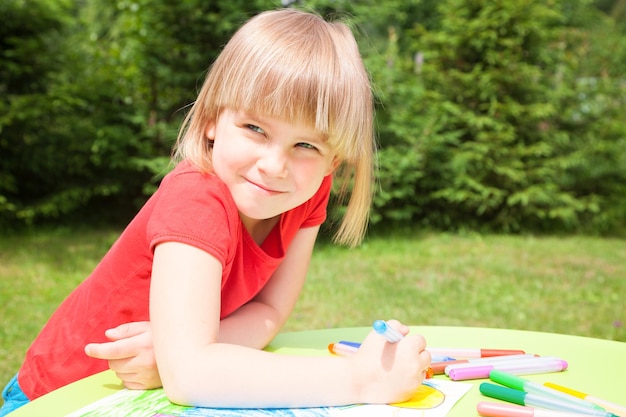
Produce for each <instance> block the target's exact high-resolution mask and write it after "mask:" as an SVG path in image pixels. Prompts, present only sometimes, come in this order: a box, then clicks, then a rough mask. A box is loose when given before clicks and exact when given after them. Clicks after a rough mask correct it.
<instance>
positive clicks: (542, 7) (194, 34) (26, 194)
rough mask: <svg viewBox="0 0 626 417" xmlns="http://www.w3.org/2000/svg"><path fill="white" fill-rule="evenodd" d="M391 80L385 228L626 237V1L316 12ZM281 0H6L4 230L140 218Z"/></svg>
mask: <svg viewBox="0 0 626 417" xmlns="http://www.w3.org/2000/svg"><path fill="white" fill-rule="evenodd" d="M292 3H293V4H291V6H290V7H298V8H305V9H312V10H316V11H318V12H319V13H320V14H323V15H325V16H342V17H343V18H345V19H347V20H348V21H349V23H350V25H351V26H352V27H353V28H354V30H355V33H356V36H357V39H358V41H359V43H360V45H361V48H362V53H363V56H364V59H365V62H366V65H367V67H368V69H369V71H370V72H371V75H372V78H373V80H374V84H375V92H376V99H377V128H378V137H379V143H380V150H381V152H380V162H379V164H380V170H379V172H378V181H379V184H380V189H379V192H378V193H377V195H376V199H375V202H374V207H373V217H372V225H373V228H376V227H379V225H385V226H387V225H389V224H407V223H410V224H412V225H416V226H425V227H428V228H437V229H440V230H447V231H455V230H467V229H471V230H479V231H489V232H516V233H517V232H521V233H523V232H563V231H567V232H581V233H588V234H593V235H600V234H615V233H623V231H624V230H625V229H626V228H625V227H624V226H625V224H626V186H625V184H626V124H625V123H624V122H623V120H624V108H626V103H625V101H626V82H625V80H624V75H623V74H624V73H625V71H626V36H624V35H625V32H626V23H625V22H626V19H625V14H626V13H625V10H626V6H625V5H626V0H547V1H546V0H498V1H493V0H441V1H440V0H389V1H385V2H378V1H373V0H352V1H349V0H300V1H295V2H292ZM281 4H282V3H281V2H279V1H277V0H253V1H249V0H212V1H204V0H185V1H172V0H115V1H110V0H106V1H104V0H94V1H90V2H77V1H71V0H28V1H26V0H5V1H3V2H1V3H0V15H2V16H3V25H2V26H1V27H0V156H1V157H0V230H15V229H19V228H23V227H25V226H30V225H41V224H45V223H56V224H58V223H64V224H72V223H74V224H77V223H90V224H94V223H96V222H98V223H100V224H105V225H113V224H115V225H121V224H125V223H126V222H127V221H128V220H129V219H130V218H131V217H132V215H133V214H134V213H135V212H136V211H137V209H138V208H139V207H140V206H141V205H142V204H143V202H145V200H146V199H147V197H148V196H149V195H150V194H151V193H152V192H153V191H154V190H155V188H156V187H157V186H158V183H159V181H160V179H161V178H162V177H163V175H164V174H165V173H166V172H167V170H168V169H169V165H168V160H169V154H170V148H171V145H172V143H173V141H174V138H175V137H176V134H177V129H178V127H179V124H180V122H181V119H182V117H183V116H184V114H185V111H186V109H187V108H188V106H189V105H190V103H192V102H193V100H194V98H195V94H196V91H197V90H198V88H199V85H200V83H201V82H202V79H203V76H204V74H205V72H206V70H207V68H208V67H209V65H210V63H211V62H212V60H213V59H214V58H215V57H216V55H217V54H218V52H219V50H220V48H221V47H222V45H223V44H224V43H225V42H226V41H227V39H228V38H229V36H230V35H231V34H232V33H233V31H234V30H235V29H236V28H237V27H239V26H240V25H241V23H242V22H244V21H245V20H246V19H247V18H248V17H250V16H252V15H254V14H255V13H258V12H259V11H262V10H268V9H273V8H276V7H280V6H281Z"/></svg>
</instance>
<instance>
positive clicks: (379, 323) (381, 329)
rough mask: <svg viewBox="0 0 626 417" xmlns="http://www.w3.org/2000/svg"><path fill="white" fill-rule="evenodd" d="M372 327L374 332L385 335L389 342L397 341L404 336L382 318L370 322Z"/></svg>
mask: <svg viewBox="0 0 626 417" xmlns="http://www.w3.org/2000/svg"><path fill="white" fill-rule="evenodd" d="M372 327H374V330H376V333H378V334H380V335H382V336H385V338H386V339H387V341H388V342H390V343H396V342H399V341H400V340H402V338H403V337H404V336H402V334H401V333H399V332H398V331H397V330H396V329H394V328H393V327H391V326H389V325H388V324H387V323H386V322H384V321H383V320H376V321H375V322H374V324H372Z"/></svg>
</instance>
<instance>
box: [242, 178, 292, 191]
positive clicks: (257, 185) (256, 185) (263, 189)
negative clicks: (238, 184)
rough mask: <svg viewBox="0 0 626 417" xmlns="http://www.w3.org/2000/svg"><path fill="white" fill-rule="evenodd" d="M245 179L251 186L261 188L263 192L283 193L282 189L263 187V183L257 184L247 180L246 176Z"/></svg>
mask: <svg viewBox="0 0 626 417" xmlns="http://www.w3.org/2000/svg"><path fill="white" fill-rule="evenodd" d="M246 181H247V182H248V184H250V185H252V186H253V187H255V188H257V189H259V190H261V191H263V192H264V193H267V194H272V195H276V194H283V193H284V191H280V190H275V189H272V188H268V187H265V186H263V185H261V184H259V183H257V182H254V181H251V180H249V179H247V178H246Z"/></svg>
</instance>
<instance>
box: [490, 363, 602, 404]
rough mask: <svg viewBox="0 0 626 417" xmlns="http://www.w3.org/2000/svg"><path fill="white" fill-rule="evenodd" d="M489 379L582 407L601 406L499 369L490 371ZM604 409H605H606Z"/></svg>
mask: <svg viewBox="0 0 626 417" xmlns="http://www.w3.org/2000/svg"><path fill="white" fill-rule="evenodd" d="M489 379H491V380H492V381H493V382H497V383H498V384H501V385H504V386H505V387H509V388H513V389H516V390H518V391H526V392H528V393H533V394H538V395H544V396H547V397H552V398H554V399H557V400H561V401H568V402H572V403H574V404H578V405H579V406H581V407H588V408H592V409H596V410H597V409H598V408H600V407H598V406H596V405H595V404H592V403H590V402H587V401H584V400H581V399H580V398H576V397H572V396H571V395H567V394H564V393H562V392H559V391H557V390H555V389H552V388H548V387H546V386H544V385H541V384H538V383H536V382H532V381H529V380H527V379H524V378H520V377H519V376H516V375H512V374H509V373H507V372H503V371H500V370H497V369H494V370H493V371H491V372H489ZM602 410H603V411H604V409H602Z"/></svg>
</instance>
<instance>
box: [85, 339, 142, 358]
mask: <svg viewBox="0 0 626 417" xmlns="http://www.w3.org/2000/svg"><path fill="white" fill-rule="evenodd" d="M85 353H86V354H87V356H90V357H92V358H95V359H105V360H116V359H126V358H130V357H133V356H136V355H137V354H138V353H139V350H137V349H136V344H133V343H132V342H129V341H127V339H120V340H116V341H114V342H105V343H89V344H88V345H87V346H85Z"/></svg>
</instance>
